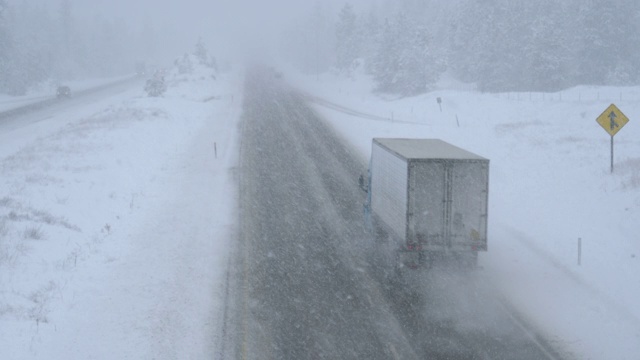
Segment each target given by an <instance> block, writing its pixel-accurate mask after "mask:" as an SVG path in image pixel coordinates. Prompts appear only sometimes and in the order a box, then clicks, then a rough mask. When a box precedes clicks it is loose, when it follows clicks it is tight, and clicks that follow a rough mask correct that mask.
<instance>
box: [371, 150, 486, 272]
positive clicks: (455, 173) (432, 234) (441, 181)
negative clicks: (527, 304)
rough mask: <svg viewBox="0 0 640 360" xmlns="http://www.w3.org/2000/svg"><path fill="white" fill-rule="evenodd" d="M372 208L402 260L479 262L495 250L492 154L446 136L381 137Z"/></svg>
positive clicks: (374, 161)
mask: <svg viewBox="0 0 640 360" xmlns="http://www.w3.org/2000/svg"><path fill="white" fill-rule="evenodd" d="M360 184H361V186H362V188H363V189H364V190H366V191H367V201H366V202H365V215H366V217H367V218H368V223H372V224H373V226H374V228H375V230H376V232H375V233H376V236H378V237H385V238H386V239H390V240H391V244H392V247H393V248H395V252H396V253H395V260H394V262H395V264H396V266H399V267H409V268H420V267H430V266H431V265H432V264H433V263H434V262H438V261H440V260H445V259H446V260H453V261H456V262H459V264H460V265H463V266H465V267H466V266H475V265H476V263H477V255H478V251H486V250H487V202H488V192H489V160H488V159H485V158H483V157H481V156H478V155H476V154H473V153H471V152H469V151H466V150H464V149H461V148H459V147H456V146H453V145H451V144H449V143H446V142H444V141H442V140H438V139H384V138H375V139H373V144H372V150H371V161H370V165H369V178H368V184H367V185H365V180H364V179H363V178H362V177H361V179H360Z"/></svg>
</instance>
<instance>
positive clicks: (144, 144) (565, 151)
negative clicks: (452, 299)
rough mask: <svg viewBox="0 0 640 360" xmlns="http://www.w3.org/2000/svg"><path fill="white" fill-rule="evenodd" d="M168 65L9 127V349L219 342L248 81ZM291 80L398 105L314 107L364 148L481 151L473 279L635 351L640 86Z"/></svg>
mask: <svg viewBox="0 0 640 360" xmlns="http://www.w3.org/2000/svg"><path fill="white" fill-rule="evenodd" d="M169 79H170V81H169V90H168V92H167V93H166V94H165V96H164V97H161V98H149V97H146V95H145V94H144V92H143V91H142V89H132V90H131V91H129V92H126V93H122V94H120V95H118V96H117V97H114V98H111V99H108V100H104V101H103V102H100V103H97V104H94V105H87V106H85V107H82V108H78V109H77V110H74V111H73V112H67V113H63V114H52V115H54V116H53V117H52V118H51V119H49V120H47V121H43V122H39V123H37V124H36V125H32V126H29V127H28V128H22V129H18V130H12V131H10V132H1V131H0V172H1V174H2V176H1V177H0V358H2V359H68V358H71V359H76V358H77V359H80V358H91V359H121V358H130V359H175V358H186V359H200V358H211V357H215V354H216V351H217V350H218V347H219V343H218V342H217V341H218V340H217V338H216V337H217V335H218V327H219V325H220V320H221V313H222V311H223V302H222V301H223V277H224V269H225V267H226V265H227V256H228V250H229V246H230V240H231V239H233V237H234V225H235V224H236V223H237V219H236V214H235V210H234V209H235V206H234V205H235V196H236V193H235V179H234V178H233V170H234V167H235V166H236V160H237V159H236V157H237V140H238V129H237V125H238V118H239V116H240V105H241V88H240V85H241V79H240V78H239V77H236V76H232V75H229V74H227V75H222V76H219V77H218V79H217V80H216V81H213V80H212V79H211V78H210V77H209V75H208V74H206V73H204V72H202V73H198V74H197V75H194V76H190V77H189V80H191V81H186V80H187V79H185V77H184V76H178V77H172V76H170V77H169ZM283 81H291V82H292V83H293V84H296V85H298V86H300V87H302V88H304V89H306V90H307V91H308V92H312V93H314V94H315V95H317V96H321V97H323V98H324V99H327V100H329V101H333V102H335V103H337V104H340V105H344V106H348V107H349V108H352V109H356V110H359V111H361V112H364V113H369V114H373V115H377V116H382V117H388V118H389V119H393V121H384V120H383V121H380V120H368V119H365V118H361V117H357V116H351V115H346V114H344V113H341V112H338V111H335V110H331V109H328V108H325V107H321V106H316V108H317V109H318V111H320V112H322V113H323V114H324V115H325V116H326V117H327V118H328V119H329V120H330V121H331V123H332V124H333V125H334V126H335V128H336V129H338V131H339V132H340V133H341V134H343V136H344V137H345V138H346V139H348V140H349V141H350V142H351V143H352V144H353V145H354V148H355V149H356V150H357V151H358V152H359V154H360V155H361V157H362V161H363V163H364V162H366V161H367V158H368V156H369V151H370V146H371V138H372V137H426V138H441V139H444V140H446V141H449V142H451V143H453V144H455V145H458V146H460V147H463V148H466V149H468V150H470V151H473V152H475V153H478V154H479V155H482V156H485V157H487V158H489V159H490V160H491V192H490V197H489V201H490V213H489V221H490V226H489V251H488V252H487V253H484V254H482V256H481V258H480V262H481V266H482V270H481V271H482V272H483V273H484V274H485V275H486V276H484V277H485V278H486V279H487V281H488V282H489V283H490V285H491V286H494V287H495V288H496V289H497V291H500V292H502V293H503V294H504V297H505V298H507V299H508V301H509V302H510V303H511V304H512V305H513V306H514V307H515V308H516V309H517V310H518V311H519V312H520V313H521V315H522V316H523V317H524V318H526V319H527V320H529V321H531V322H532V323H533V324H534V325H535V326H536V327H538V328H539V329H540V330H542V331H543V332H545V333H546V334H548V335H549V337H550V338H551V339H552V341H553V342H555V343H557V344H558V345H559V346H561V347H563V348H565V349H567V350H568V351H571V352H572V353H573V354H575V356H576V358H579V359H637V358H638V354H640V303H639V302H638V301H637V299H638V298H639V297H640V278H638V275H637V274H640V239H639V238H638V235H637V234H638V233H640V218H639V217H640V155H638V154H640V142H639V141H638V140H637V139H638V138H639V136H640V125H637V124H638V122H640V88H587V87H583V88H576V89H570V90H567V91H563V92H562V93H554V94H541V93H534V94H529V93H526V94H525V93H521V94H513V93H511V94H481V93H477V92H474V91H472V90H468V89H463V88H461V87H459V86H457V85H455V84H447V85H446V86H445V87H443V88H442V89H441V90H437V91H434V92H431V93H429V94H425V95H421V96H417V97H414V98H408V99H400V100H391V99H383V98H381V97H379V96H376V95H374V94H372V93H371V92H370V89H371V84H370V83H369V82H368V81H367V80H359V81H351V80H338V79H335V78H333V77H332V76H330V75H326V76H322V77H320V79H319V81H316V80H315V76H311V77H308V78H307V77H302V76H299V77H296V76H294V75H293V74H292V73H287V74H285V77H284V79H283ZM438 97H439V98H441V100H442V103H441V105H442V110H441V111H440V108H439V106H438V103H437V101H436V99H437V98H438ZM612 102H614V103H616V105H618V106H619V107H620V109H621V110H622V111H623V112H624V113H625V114H626V115H627V116H628V117H629V118H630V122H629V123H628V124H627V125H626V126H625V127H624V128H623V129H622V130H621V131H620V132H619V133H618V134H617V135H616V137H615V151H616V156H615V173H614V174H610V173H609V140H610V138H609V135H608V134H607V133H606V132H605V131H604V130H603V129H602V128H601V127H600V126H599V125H598V124H597V123H596V122H595V118H596V117H597V116H598V115H600V113H602V111H604V109H605V108H606V107H607V106H608V105H609V104H610V103H612ZM0 128H1V125H0ZM216 152H217V157H216ZM578 238H581V239H582V259H581V260H582V261H581V265H578V264H577V241H578Z"/></svg>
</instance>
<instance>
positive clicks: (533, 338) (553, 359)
mask: <svg viewBox="0 0 640 360" xmlns="http://www.w3.org/2000/svg"><path fill="white" fill-rule="evenodd" d="M498 302H499V303H500V306H501V307H502V309H503V310H504V311H505V312H506V313H507V315H508V316H509V318H511V320H512V321H513V322H514V323H515V324H516V325H517V326H518V327H519V328H520V329H521V330H522V331H523V332H524V333H525V334H526V336H528V337H529V338H530V339H531V341H532V342H533V343H534V344H536V346H537V347H538V348H539V349H540V351H542V353H544V355H545V356H546V357H547V359H548V360H561V359H560V358H558V357H556V356H555V355H553V354H552V353H551V352H549V350H547V346H545V345H544V344H542V343H541V342H540V341H539V340H538V336H536V333H535V332H534V331H533V330H531V329H529V328H528V327H527V326H526V325H525V323H524V322H523V321H522V320H521V319H520V318H519V317H517V316H516V315H514V313H513V311H511V309H510V308H509V306H508V305H507V304H506V303H505V300H504V299H500V300H498Z"/></svg>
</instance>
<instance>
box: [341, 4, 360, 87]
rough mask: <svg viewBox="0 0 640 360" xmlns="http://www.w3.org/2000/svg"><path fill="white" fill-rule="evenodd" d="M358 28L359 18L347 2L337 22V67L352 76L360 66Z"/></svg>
mask: <svg viewBox="0 0 640 360" xmlns="http://www.w3.org/2000/svg"><path fill="white" fill-rule="evenodd" d="M358 35H359V32H358V29H357V18H356V14H355V12H354V11H353V7H352V6H351V5H350V4H345V5H344V7H343V8H342V10H341V11H340V15H339V17H338V22H337V24H336V61H335V67H336V69H337V70H338V71H339V72H341V73H343V74H346V75H347V76H351V75H352V73H353V71H354V70H355V69H356V68H357V67H358V64H357V59H358V57H359V56H360V44H361V42H360V39H359V38H358Z"/></svg>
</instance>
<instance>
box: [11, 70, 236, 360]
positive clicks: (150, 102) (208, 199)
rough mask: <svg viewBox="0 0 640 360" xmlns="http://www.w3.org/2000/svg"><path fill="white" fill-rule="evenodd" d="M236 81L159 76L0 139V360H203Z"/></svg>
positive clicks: (225, 202)
mask: <svg viewBox="0 0 640 360" xmlns="http://www.w3.org/2000/svg"><path fill="white" fill-rule="evenodd" d="M189 80H190V81H189ZM236 80H237V79H236V78H235V77H230V76H226V77H225V76H222V77H220V78H218V80H217V81H213V80H212V79H211V78H210V77H209V76H206V75H205V74H201V76H200V75H197V76H192V77H191V78H189V79H188V77H185V76H175V77H170V80H169V90H168V91H167V93H166V94H165V96H164V97H159V98H151V97H147V96H146V94H145V93H144V92H143V90H142V88H140V89H137V88H136V89H132V90H130V91H128V92H126V93H123V94H121V95H118V96H116V97H113V98H110V99H108V100H105V101H104V102H102V103H99V104H96V105H87V106H86V108H79V109H78V110H77V111H76V110H74V111H71V112H66V113H63V114H52V115H53V117H52V118H51V119H49V120H48V121H43V122H40V123H38V125H37V128H35V126H32V127H28V128H24V129H20V130H17V131H13V132H9V133H6V132H2V133H0V171H1V172H2V177H1V180H0V181H1V182H0V184H1V186H0V189H1V190H0V358H2V359H204V358H212V356H211V354H212V353H213V352H214V350H215V346H216V345H217V344H216V342H215V341H214V339H215V337H216V336H217V334H218V328H219V324H218V321H217V319H219V318H221V316H220V314H219V312H220V311H222V304H221V303H220V302H221V301H222V299H223V296H222V291H223V287H222V284H223V282H222V279H223V272H224V270H225V268H226V258H227V255H228V249H229V243H230V240H231V239H232V238H233V224H234V223H236V222H237V221H236V218H235V216H236V215H235V213H234V208H235V206H234V205H233V204H235V200H234V199H235V195H234V192H233V191H234V189H235V185H234V183H233V182H232V181H233V180H232V177H231V176H230V174H229V171H230V170H231V169H232V167H233V166H234V164H235V163H236V162H237V159H236V157H237V151H236V149H237V146H236V144H235V142H236V140H237V131H236V120H237V119H238V117H239V109H240V103H241V101H240V98H239V97H238V96H234V94H236V93H237V91H238V88H237V84H238V82H236ZM214 96H215V97H216V98H215V99H211V100H209V99H210V98H211V97H214ZM207 100H208V101H207ZM216 153H217V157H216Z"/></svg>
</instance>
